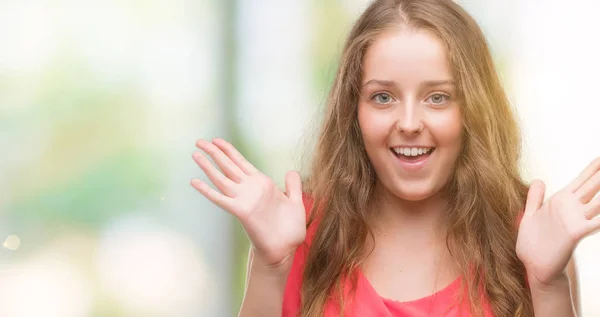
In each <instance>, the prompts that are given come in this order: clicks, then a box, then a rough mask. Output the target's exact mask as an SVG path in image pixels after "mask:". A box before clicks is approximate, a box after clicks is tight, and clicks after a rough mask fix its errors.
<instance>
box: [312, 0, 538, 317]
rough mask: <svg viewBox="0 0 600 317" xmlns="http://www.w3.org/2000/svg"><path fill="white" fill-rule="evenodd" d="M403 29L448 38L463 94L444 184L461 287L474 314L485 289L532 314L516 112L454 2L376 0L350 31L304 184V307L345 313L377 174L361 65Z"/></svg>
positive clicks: (496, 304)
mask: <svg viewBox="0 0 600 317" xmlns="http://www.w3.org/2000/svg"><path fill="white" fill-rule="evenodd" d="M398 26H406V27H410V28H417V29H425V30H428V31H430V32H432V33H433V34H435V35H436V36H437V37H438V38H439V39H440V40H441V41H442V43H444V44H445V46H446V49H447V53H448V58H449V63H450V66H451V69H452V76H453V78H454V80H455V82H456V83H457V88H458V92H459V94H460V97H461V99H462V101H463V102H462V103H461V105H460V107H461V115H462V122H463V148H462V150H461V151H462V152H461V154H460V156H459V158H458V159H457V162H456V165H455V166H454V171H453V174H452V177H451V179H450V180H449V183H448V184H447V185H446V187H445V189H444V190H445V191H446V194H447V197H449V199H450V201H449V209H448V210H447V219H448V220H447V226H448V235H447V237H446V244H447V246H448V249H449V250H450V253H451V254H452V256H453V259H454V260H455V261H456V262H457V264H458V266H459V268H460V273H461V276H463V277H465V278H463V279H462V281H463V282H462V287H461V290H462V292H461V294H463V296H468V299H469V302H470V309H471V312H472V313H473V314H475V315H477V316H481V315H482V309H481V307H482V304H483V303H482V300H481V298H482V296H483V297H485V300H486V302H487V303H488V304H489V305H490V307H491V309H492V311H493V313H494V314H495V315H496V316H523V317H529V316H533V307H532V302H531V295H530V293H529V290H528V287H527V284H526V272H525V267H524V266H523V264H522V263H521V261H519V259H518V258H517V255H516V252H515V244H516V237H517V229H518V228H517V220H516V219H517V218H518V216H519V213H520V212H521V210H523V208H524V205H525V200H526V197H527V189H528V186H527V184H525V183H524V181H523V180H522V178H521V176H520V173H519V156H520V147H521V139H520V131H519V128H518V123H517V119H516V116H515V114H514V112H513V109H512V107H511V104H510V102H509V100H508V98H507V96H506V93H505V91H504V88H503V87H502V84H501V81H500V79H499V76H498V73H497V71H496V69H495V66H494V63H493V59H492V56H491V54H490V51H489V48H488V45H487V43H486V40H485V37H484V35H483V33H482V31H481V29H480V28H479V26H478V25H477V23H476V22H475V21H474V19H473V18H472V17H471V16H469V14H468V13H467V12H466V11H465V10H464V9H462V8H461V7H460V6H459V5H458V4H456V3H454V2H453V1H450V0H375V1H373V2H372V3H371V4H370V5H369V6H368V8H367V9H366V10H365V11H364V13H363V14H362V15H361V16H360V18H359V19H358V21H357V22H356V23H355V24H354V26H353V28H352V30H351V31H350V33H349V35H348V38H347V40H346V43H345V45H344V49H343V52H342V56H341V62H340V65H339V68H338V70H337V74H336V77H335V80H334V83H333V87H332V88H331V90H330V94H329V98H328V104H327V109H326V112H325V114H324V119H323V120H324V121H323V122H322V125H321V130H320V131H319V135H318V138H317V140H316V141H317V143H316V147H315V152H314V154H313V156H312V160H311V163H310V164H311V165H310V173H309V177H308V179H307V180H306V183H305V188H306V191H307V193H308V194H309V195H310V196H311V197H313V199H314V203H313V208H312V209H313V210H312V212H311V214H310V218H309V221H308V224H307V226H310V225H311V223H313V222H314V220H315V219H316V218H317V217H318V218H319V226H318V227H317V230H316V232H315V235H314V239H313V241H312V244H311V246H310V249H309V252H308V256H307V259H306V264H305V268H304V273H303V282H302V290H301V311H300V314H301V316H302V317H317V316H322V315H323V312H324V307H325V305H326V303H327V302H328V300H330V299H331V298H334V299H337V300H339V301H338V303H339V305H340V315H343V304H344V302H345V301H346V300H347V298H346V296H345V295H344V280H345V279H346V278H347V277H353V276H354V275H353V273H354V272H355V270H356V269H357V268H358V267H359V265H360V264H361V263H362V262H363V261H364V259H365V257H366V254H368V251H369V250H366V249H367V239H368V238H369V237H371V238H372V237H373V233H372V232H371V230H370V229H369V226H368V225H367V224H368V223H369V222H368V217H369V214H368V208H367V206H369V205H370V203H371V200H372V199H373V193H374V188H375V184H376V181H377V175H376V173H375V170H374V168H373V166H372V165H371V163H370V161H369V159H368V157H367V154H366V152H365V148H364V145H363V141H362V138H361V133H360V128H359V125H358V119H357V105H358V98H359V91H360V83H361V81H362V76H363V73H362V62H363V58H364V55H365V52H366V50H367V48H368V47H369V45H370V44H371V43H373V41H374V40H376V38H377V36H378V35H379V34H381V33H382V32H384V31H385V30H386V29H388V28H390V27H398ZM314 206H318V208H316V207H314ZM353 282H354V283H353V285H354V286H355V282H356V281H355V280H353ZM332 296H333V297H332Z"/></svg>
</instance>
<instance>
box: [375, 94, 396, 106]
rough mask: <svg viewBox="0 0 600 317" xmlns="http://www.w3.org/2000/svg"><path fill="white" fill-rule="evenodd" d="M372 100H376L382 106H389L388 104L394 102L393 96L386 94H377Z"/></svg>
mask: <svg viewBox="0 0 600 317" xmlns="http://www.w3.org/2000/svg"><path fill="white" fill-rule="evenodd" d="M372 99H373V100H375V102H377V103H380V104H388V103H390V102H392V100H394V99H393V98H392V96H390V95H389V94H387V93H385V92H382V93H378V94H376V95H375V96H373V98H372Z"/></svg>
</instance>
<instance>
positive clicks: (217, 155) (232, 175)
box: [196, 140, 245, 183]
mask: <svg viewBox="0 0 600 317" xmlns="http://www.w3.org/2000/svg"><path fill="white" fill-rule="evenodd" d="M196 145H197V146H198V148H200V149H201V150H203V151H204V152H206V154H208V155H210V157H211V158H212V159H213V161H214V162H215V164H217V166H218V167H219V169H221V171H223V174H225V176H227V177H228V178H229V179H231V180H232V181H234V182H236V183H240V182H241V181H242V177H243V176H244V175H245V174H244V172H243V171H242V170H241V169H240V168H239V167H238V166H237V165H235V164H234V163H233V162H232V161H231V160H230V159H229V157H227V155H225V153H223V151H221V149H219V148H218V147H217V146H216V145H214V144H212V143H210V142H208V141H206V140H198V142H196Z"/></svg>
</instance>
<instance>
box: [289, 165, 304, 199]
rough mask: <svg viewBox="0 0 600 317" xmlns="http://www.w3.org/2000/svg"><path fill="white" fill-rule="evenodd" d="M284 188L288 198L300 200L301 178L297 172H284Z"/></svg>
mask: <svg viewBox="0 0 600 317" xmlns="http://www.w3.org/2000/svg"><path fill="white" fill-rule="evenodd" d="M285 189H286V190H285V194H286V195H287V196H288V198H289V199H290V200H293V201H295V202H301V201H302V179H301V178H300V174H299V173H298V172H296V171H290V172H287V174H285Z"/></svg>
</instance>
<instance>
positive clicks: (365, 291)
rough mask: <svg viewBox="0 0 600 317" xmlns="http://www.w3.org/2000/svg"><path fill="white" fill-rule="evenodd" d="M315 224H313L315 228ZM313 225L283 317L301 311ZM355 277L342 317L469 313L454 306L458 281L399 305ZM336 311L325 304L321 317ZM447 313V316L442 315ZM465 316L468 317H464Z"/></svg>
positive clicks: (333, 305)
mask: <svg viewBox="0 0 600 317" xmlns="http://www.w3.org/2000/svg"><path fill="white" fill-rule="evenodd" d="M311 205H312V200H311V199H310V198H306V197H305V198H304V206H305V207H306V209H307V212H308V211H309V210H310V209H311ZM316 223H317V222H316V221H315V222H313V224H316ZM315 228H316V225H311V227H310V228H308V232H307V235H306V240H305V243H303V244H302V245H300V246H299V247H298V249H297V250H296V253H295V256H294V262H293V264H292V268H291V271H290V275H289V277H288V280H287V284H286V287H285V293H284V297H283V315H282V316H283V317H297V316H298V315H297V314H298V312H299V309H300V290H301V283H302V272H303V269H304V263H305V260H306V256H307V254H308V248H309V246H310V243H311V241H312V238H313V235H314V233H315ZM356 274H357V275H358V276H357V277H358V280H357V285H356V293H355V297H354V300H352V301H351V302H349V303H347V305H346V307H345V315H344V316H345V317H355V316H357V317H358V316H360V317H363V316H368V317H425V316H436V317H437V316H445V317H459V316H461V312H463V315H462V316H465V315H464V314H465V313H466V312H468V311H469V309H468V307H469V303H468V302H467V301H465V302H464V303H463V304H461V305H456V301H455V296H457V294H458V291H459V290H460V278H458V279H456V280H455V281H454V282H452V283H451V284H450V285H448V286H446V287H445V288H443V289H441V290H439V291H438V292H436V293H434V294H432V295H429V296H427V297H423V298H420V299H417V300H413V301H408V302H399V301H395V300H391V299H387V298H383V297H381V296H379V295H378V294H377V292H376V291H375V289H374V288H373V286H371V284H370V283H369V281H368V280H367V278H366V277H365V276H364V275H363V274H362V272H361V271H360V270H358V271H357V272H356ZM350 287H351V281H350V280H349V279H348V280H347V282H346V284H345V288H346V291H349V290H350ZM484 306H485V307H484V310H485V313H484V316H485V317H493V316H494V315H493V314H492V312H491V309H490V308H489V306H488V305H487V304H485V300H484ZM337 313H338V307H337V304H336V303H333V302H328V303H327V305H326V307H325V315H324V317H337V316H338V315H337ZM444 313H446V315H443V314H444ZM467 316H468V314H467Z"/></svg>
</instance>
